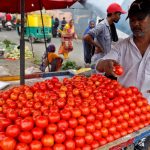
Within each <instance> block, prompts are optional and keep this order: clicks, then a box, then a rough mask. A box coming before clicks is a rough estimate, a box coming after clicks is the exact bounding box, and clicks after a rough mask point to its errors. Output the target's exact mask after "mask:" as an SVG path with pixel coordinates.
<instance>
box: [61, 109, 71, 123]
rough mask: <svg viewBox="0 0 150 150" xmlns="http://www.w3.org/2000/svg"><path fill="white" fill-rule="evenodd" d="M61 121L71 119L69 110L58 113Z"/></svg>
mask: <svg viewBox="0 0 150 150" xmlns="http://www.w3.org/2000/svg"><path fill="white" fill-rule="evenodd" d="M60 117H61V119H64V120H68V119H69V118H70V117H71V112H70V111H69V110H66V109H63V110H61V111H60Z"/></svg>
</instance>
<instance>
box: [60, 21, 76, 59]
mask: <svg viewBox="0 0 150 150" xmlns="http://www.w3.org/2000/svg"><path fill="white" fill-rule="evenodd" d="M59 32H60V33H61V46H60V48H59V54H63V56H64V59H68V58H69V52H71V51H72V50H73V39H74V38H75V39H77V35H76V33H75V28H74V20H73V19H71V20H70V21H69V23H67V24H66V25H65V27H64V29H63V30H62V31H61V30H60V31H59Z"/></svg>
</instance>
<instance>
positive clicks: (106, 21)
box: [104, 18, 110, 27]
mask: <svg viewBox="0 0 150 150" xmlns="http://www.w3.org/2000/svg"><path fill="white" fill-rule="evenodd" d="M104 22H105V24H106V26H108V27H110V25H109V23H108V20H107V18H105V19H104Z"/></svg>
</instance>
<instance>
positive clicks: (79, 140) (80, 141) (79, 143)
mask: <svg viewBox="0 0 150 150" xmlns="http://www.w3.org/2000/svg"><path fill="white" fill-rule="evenodd" d="M75 144H76V147H83V146H84V144H85V139H84V137H75Z"/></svg>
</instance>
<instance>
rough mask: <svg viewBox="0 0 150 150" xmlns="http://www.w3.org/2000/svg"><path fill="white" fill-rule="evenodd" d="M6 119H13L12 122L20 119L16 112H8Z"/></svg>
mask: <svg viewBox="0 0 150 150" xmlns="http://www.w3.org/2000/svg"><path fill="white" fill-rule="evenodd" d="M6 117H7V118H8V119H11V120H15V119H16V118H17V117H18V114H17V112H16V111H13V110H12V111H8V112H7V114H6Z"/></svg>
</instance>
